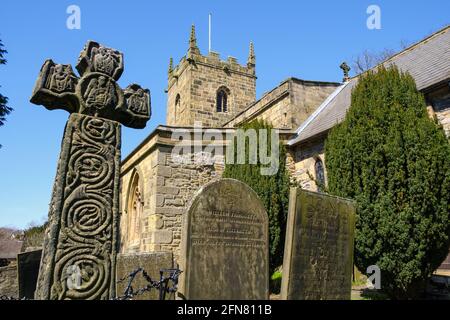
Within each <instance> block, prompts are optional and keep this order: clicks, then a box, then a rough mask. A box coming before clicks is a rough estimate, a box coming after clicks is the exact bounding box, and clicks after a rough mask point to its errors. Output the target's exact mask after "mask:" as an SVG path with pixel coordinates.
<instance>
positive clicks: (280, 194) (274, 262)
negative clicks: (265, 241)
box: [223, 120, 289, 273]
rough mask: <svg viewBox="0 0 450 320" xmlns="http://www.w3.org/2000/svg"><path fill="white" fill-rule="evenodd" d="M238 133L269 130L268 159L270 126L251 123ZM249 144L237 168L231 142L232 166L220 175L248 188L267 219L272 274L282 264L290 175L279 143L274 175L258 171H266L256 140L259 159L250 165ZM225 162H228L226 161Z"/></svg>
mask: <svg viewBox="0 0 450 320" xmlns="http://www.w3.org/2000/svg"><path fill="white" fill-rule="evenodd" d="M241 129H244V130H248V129H255V130H256V132H257V133H258V137H259V134H260V131H259V130H260V129H263V130H268V132H269V133H268V134H267V145H268V146H269V150H268V155H270V152H271V150H270V146H271V140H270V130H271V129H273V127H272V126H271V125H269V124H268V123H266V122H264V121H259V120H254V121H252V122H250V123H247V124H244V125H243V126H241ZM249 146H250V145H249V140H248V139H247V140H246V144H245V159H246V163H245V164H236V159H237V142H236V138H235V139H234V152H235V154H234V156H235V158H234V159H235V161H234V163H235V164H228V163H227V164H226V165H225V170H224V173H223V177H224V178H233V179H237V180H240V181H242V182H244V183H246V184H247V185H249V186H250V187H251V188H252V189H253V190H254V191H255V192H256V193H257V194H258V196H259V197H260V199H261V201H262V203H263V204H264V207H265V208H266V211H267V214H268V217H269V260H270V271H271V273H272V272H273V271H274V270H275V268H277V267H278V266H280V265H281V264H282V263H283V251H284V237H285V230H286V219H287V211H288V203H289V175H288V172H287V170H286V151H285V149H284V146H283V145H282V143H280V144H279V146H278V147H279V168H278V171H277V172H276V173H275V174H274V175H262V174H261V171H260V169H261V168H262V167H267V165H265V164H262V163H261V161H260V158H259V148H260V146H259V139H258V146H257V154H258V159H257V163H256V164H249V161H248V159H249ZM227 162H228V161H227Z"/></svg>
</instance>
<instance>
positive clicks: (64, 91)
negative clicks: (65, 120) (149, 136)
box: [30, 41, 151, 128]
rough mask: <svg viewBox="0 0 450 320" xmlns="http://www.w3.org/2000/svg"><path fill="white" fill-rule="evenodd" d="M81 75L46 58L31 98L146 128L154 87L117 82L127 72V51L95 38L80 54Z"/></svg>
mask: <svg viewBox="0 0 450 320" xmlns="http://www.w3.org/2000/svg"><path fill="white" fill-rule="evenodd" d="M76 69H77V70H78V73H79V74H80V77H77V76H76V75H75V73H74V72H73V69H72V66H71V65H69V64H56V63H54V62H53V61H52V60H51V59H48V60H46V61H45V63H44V65H43V66H42V68H41V71H40V73H39V76H38V79H37V81H36V84H35V86H34V89H33V94H32V96H31V99H30V101H31V102H32V103H34V104H37V105H43V106H44V107H45V108H47V109H49V110H53V109H63V110H66V111H68V112H70V113H82V114H87V115H90V116H95V117H100V118H106V119H109V120H114V121H118V122H120V123H122V124H123V125H125V126H127V127H131V128H144V127H145V125H146V123H147V121H148V120H149V119H150V116H151V101H150V90H148V89H144V88H142V87H141V86H140V85H138V84H131V85H129V86H128V87H126V88H125V90H122V89H121V88H120V87H119V85H118V84H117V80H118V79H119V78H120V76H121V75H122V72H123V54H122V53H121V52H119V51H117V50H114V49H111V48H107V47H105V46H102V45H100V44H98V43H97V42H94V41H88V42H87V44H86V45H85V47H84V49H83V51H81V53H80V57H79V58H78V63H77V65H76Z"/></svg>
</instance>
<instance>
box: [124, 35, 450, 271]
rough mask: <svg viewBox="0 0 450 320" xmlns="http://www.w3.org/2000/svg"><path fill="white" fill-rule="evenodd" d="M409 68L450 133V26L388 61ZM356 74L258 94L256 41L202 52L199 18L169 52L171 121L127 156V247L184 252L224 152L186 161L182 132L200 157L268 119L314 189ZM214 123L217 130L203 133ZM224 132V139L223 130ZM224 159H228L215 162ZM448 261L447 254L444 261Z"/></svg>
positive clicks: (290, 83)
mask: <svg viewBox="0 0 450 320" xmlns="http://www.w3.org/2000/svg"><path fill="white" fill-rule="evenodd" d="M384 64H385V65H391V64H395V65H397V66H398V67H399V68H400V69H401V70H403V71H408V72H409V73H410V74H411V75H412V76H413V77H414V79H415V81H416V83H417V87H418V89H419V90H420V91H421V92H423V93H424V95H425V97H426V101H427V104H428V109H429V113H430V116H433V117H436V118H437V119H438V121H439V122H440V123H441V124H442V126H443V127H444V130H445V132H446V134H447V135H448V136H449V135H450V27H446V28H444V29H442V30H440V31H438V32H436V33H434V34H433V35H431V36H429V37H428V38H426V39H424V40H422V41H420V42H418V43H416V44H414V45H412V46H410V47H409V48H407V49H405V50H403V51H402V52H400V53H398V54H396V55H394V56H393V57H391V58H390V59H388V60H387V61H385V62H384ZM357 82H358V77H354V78H350V79H347V78H346V79H344V82H343V83H336V82H329V81H311V80H303V79H298V78H294V77H291V78H288V79H286V80H284V81H282V82H281V83H280V84H279V85H278V86H277V87H275V88H273V89H272V90H271V91H269V92H267V93H265V94H264V95H263V96H262V97H260V98H259V99H256V57H255V52H254V48H253V44H250V50H249V55H248V60H247V63H246V64H244V65H242V64H239V63H238V61H237V60H236V59H235V58H233V57H228V59H227V60H225V61H224V60H221V58H220V56H219V54H218V53H215V52H209V53H208V54H207V55H202V54H201V52H200V50H199V48H198V46H197V42H196V37H195V29H194V27H192V30H191V34H190V39H189V47H188V50H187V53H186V55H185V56H184V57H183V58H182V59H181V60H180V62H179V63H178V65H177V66H174V65H173V62H172V59H171V60H170V64H169V70H168V86H167V115H166V122H167V124H166V125H159V126H158V127H157V128H156V129H155V130H154V131H153V132H152V133H150V135H149V136H148V137H147V138H146V139H145V140H144V141H142V143H140V144H139V145H138V146H137V147H136V148H135V149H134V150H133V151H132V152H131V153H130V154H129V155H128V156H127V157H126V158H125V159H124V160H123V161H122V164H121V166H122V170H121V188H122V189H121V195H120V201H121V249H120V250H121V252H123V253H127V252H156V251H170V252H173V256H174V263H175V264H176V263H177V262H178V259H179V254H180V245H181V239H182V233H181V230H182V221H183V216H184V214H185V211H186V209H187V205H188V204H189V201H190V200H191V198H192V197H193V195H194V193H195V192H196V191H197V190H198V189H199V188H200V187H201V186H202V185H204V184H206V183H208V182H210V181H212V180H214V179H218V178H220V176H221V174H222V172H223V169H224V161H223V157H222V158H220V157H219V158H215V159H216V161H213V162H211V163H204V162H202V163H196V162H195V161H191V162H189V163H186V164H185V163H180V162H179V161H175V159H174V158H173V157H174V156H173V154H174V153H173V152H172V151H173V150H174V148H175V147H176V145H177V143H179V141H180V140H178V139H174V138H173V137H174V136H177V134H178V132H180V131H182V132H184V134H185V135H186V134H187V135H188V136H189V137H190V139H191V140H190V146H191V149H189V150H191V152H189V154H187V155H186V154H184V156H187V157H188V158H189V157H190V158H193V157H195V156H196V154H198V153H199V151H198V150H200V153H204V152H207V150H206V148H207V145H215V146H222V147H223V146H225V145H226V144H227V142H229V140H230V138H229V137H230V136H231V135H232V133H233V132H234V130H235V128H236V127H237V126H239V125H240V124H242V123H244V122H247V121H250V120H253V119H264V120H266V121H268V122H270V123H272V125H273V126H274V127H275V128H277V129H279V133H280V139H281V141H283V143H285V144H286V146H287V157H288V158H287V166H288V169H289V171H290V173H291V176H292V178H293V179H295V180H296V181H297V182H298V183H299V184H300V185H301V186H302V187H303V188H305V189H309V190H317V186H316V184H315V182H314V181H313V180H311V176H313V177H315V179H316V180H318V181H323V182H324V183H326V168H325V166H324V164H325V161H324V151H323V148H324V141H325V138H326V136H327V133H328V132H329V130H330V129H331V128H332V127H333V126H334V125H335V124H337V123H338V122H340V121H342V120H343V118H344V117H345V114H346V111H347V109H348V108H349V106H350V97H351V90H352V88H353V87H354V86H355V85H356V83H357ZM199 125H200V126H201V127H203V128H212V129H214V132H216V134H215V137H214V139H213V138H212V137H211V136H208V135H198V134H196V129H198V126H199ZM218 137H219V138H218ZM217 159H219V160H220V159H222V160H221V161H217ZM443 267H447V268H450V261H449V259H447V261H446V262H445V263H444V264H443Z"/></svg>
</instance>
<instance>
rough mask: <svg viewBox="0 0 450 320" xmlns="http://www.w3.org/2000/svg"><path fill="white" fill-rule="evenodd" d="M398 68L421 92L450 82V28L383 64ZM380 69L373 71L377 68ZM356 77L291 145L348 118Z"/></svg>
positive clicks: (324, 105)
mask: <svg viewBox="0 0 450 320" xmlns="http://www.w3.org/2000/svg"><path fill="white" fill-rule="evenodd" d="M393 64H394V65H396V66H397V67H398V68H399V69H400V70H402V71H403V72H408V73H409V74H411V76H412V77H413V78H414V80H415V81H416V85H417V89H418V90H421V91H423V92H424V91H427V89H429V88H432V87H434V86H437V85H439V84H442V83H444V82H446V81H448V80H449V79H450V26H447V27H445V28H444V29H442V30H440V31H438V32H436V33H434V34H432V35H431V36H429V37H427V38H425V39H423V40H422V41H420V42H418V43H416V44H414V45H412V46H410V47H409V48H407V49H405V50H403V51H401V52H399V53H397V54H395V55H394V56H392V57H391V58H389V59H387V60H386V61H385V62H383V63H382V65H384V66H385V67H388V66H390V65H393ZM377 67H378V66H376V67H374V68H372V70H373V69H375V68H377ZM358 77H359V76H356V77H354V78H352V79H350V81H348V82H346V83H344V84H343V85H342V86H340V87H339V88H337V89H336V90H335V92H333V93H332V94H331V95H330V96H329V97H328V98H327V99H326V100H325V101H324V102H323V103H322V104H321V105H320V106H319V107H318V108H317V109H316V111H315V112H314V113H313V114H312V115H311V116H310V117H309V118H308V119H306V120H305V122H304V123H303V124H302V125H301V126H300V127H299V128H298V129H297V131H296V136H295V138H293V139H291V140H290V141H289V142H288V144H289V145H295V144H297V143H300V142H304V141H306V140H308V139H310V138H313V137H316V136H319V135H321V134H323V133H325V132H326V131H328V130H329V129H331V128H332V127H333V126H334V125H336V124H337V123H339V122H341V121H342V120H343V119H344V118H345V114H346V112H347V110H348V108H349V107H350V102H351V94H352V89H353V87H354V86H355V85H356V84H357V83H358Z"/></svg>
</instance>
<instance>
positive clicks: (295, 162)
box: [287, 137, 327, 191]
mask: <svg viewBox="0 0 450 320" xmlns="http://www.w3.org/2000/svg"><path fill="white" fill-rule="evenodd" d="M324 142H325V137H321V138H317V139H315V140H311V141H309V142H307V143H304V144H297V145H294V146H292V147H291V148H289V149H288V157H287V160H288V161H287V167H288V170H289V172H290V174H291V179H292V180H293V181H295V182H296V183H298V186H299V187H301V188H302V189H306V190H310V191H317V190H318V188H317V185H316V183H315V181H314V179H316V178H317V177H316V172H315V163H316V161H317V160H318V159H320V160H321V161H322V163H323V164H324V168H325V154H324ZM311 177H313V178H314V179H312V178H311ZM326 177H327V171H326V168H325V181H327V178H326Z"/></svg>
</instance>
